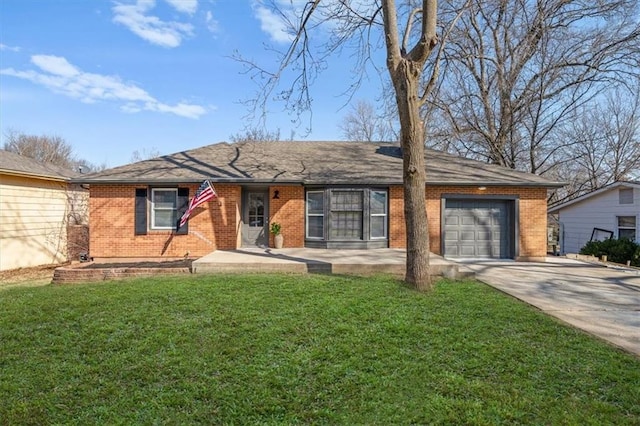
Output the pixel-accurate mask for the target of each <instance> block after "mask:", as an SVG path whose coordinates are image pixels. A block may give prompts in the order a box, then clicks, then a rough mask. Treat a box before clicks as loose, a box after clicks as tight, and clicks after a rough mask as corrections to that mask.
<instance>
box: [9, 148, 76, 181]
mask: <svg viewBox="0 0 640 426" xmlns="http://www.w3.org/2000/svg"><path fill="white" fill-rule="evenodd" d="M0 171H4V172H10V173H16V174H21V175H30V176H37V177H45V178H53V179H62V180H68V179H71V178H73V177H76V176H78V173H75V172H73V171H71V170H67V169H65V168H62V167H58V166H55V165H53V164H43V163H40V162H38V161H36V160H34V159H33V158H30V157H25V156H23V155H20V154H16V153H15V152H10V151H6V150H3V149H0Z"/></svg>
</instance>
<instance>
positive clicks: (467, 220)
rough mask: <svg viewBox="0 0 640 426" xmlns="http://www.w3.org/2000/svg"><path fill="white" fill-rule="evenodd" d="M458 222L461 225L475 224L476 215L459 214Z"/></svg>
mask: <svg viewBox="0 0 640 426" xmlns="http://www.w3.org/2000/svg"><path fill="white" fill-rule="evenodd" d="M460 212H464V211H463V210H460ZM459 223H460V224H461V225H462V226H473V225H475V224H476V217H475V216H465V215H460V219H459Z"/></svg>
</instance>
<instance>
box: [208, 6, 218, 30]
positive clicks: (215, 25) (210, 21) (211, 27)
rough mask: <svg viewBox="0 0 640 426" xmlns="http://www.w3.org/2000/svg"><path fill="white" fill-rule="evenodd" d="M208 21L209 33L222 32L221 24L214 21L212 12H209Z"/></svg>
mask: <svg viewBox="0 0 640 426" xmlns="http://www.w3.org/2000/svg"><path fill="white" fill-rule="evenodd" d="M206 21H207V29H208V30H209V31H211V32H212V33H217V32H219V31H220V23H219V22H218V21H217V20H216V19H213V13H211V11H207V15H206Z"/></svg>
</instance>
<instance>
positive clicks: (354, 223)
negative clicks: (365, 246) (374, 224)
mask: <svg viewBox="0 0 640 426" xmlns="http://www.w3.org/2000/svg"><path fill="white" fill-rule="evenodd" d="M363 192H364V191H361V190H356V191H353V190H332V191H331V212H330V214H331V223H330V227H329V234H330V238H331V239H332V240H341V239H342V240H362V210H363Z"/></svg>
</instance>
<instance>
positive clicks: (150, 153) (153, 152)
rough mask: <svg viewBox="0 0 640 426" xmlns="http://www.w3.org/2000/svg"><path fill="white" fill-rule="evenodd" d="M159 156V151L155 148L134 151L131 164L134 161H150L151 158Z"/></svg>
mask: <svg viewBox="0 0 640 426" xmlns="http://www.w3.org/2000/svg"><path fill="white" fill-rule="evenodd" d="M160 155H161V154H160V151H159V150H158V148H156V147H155V146H154V147H151V148H148V149H147V148H142V149H140V150H138V149H136V150H135V151H133V153H132V154H131V162H132V163H135V162H136V161H143V160H151V159H152V158H157V157H160Z"/></svg>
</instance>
